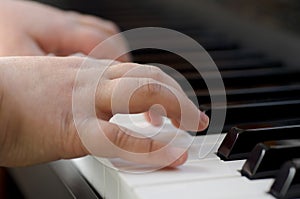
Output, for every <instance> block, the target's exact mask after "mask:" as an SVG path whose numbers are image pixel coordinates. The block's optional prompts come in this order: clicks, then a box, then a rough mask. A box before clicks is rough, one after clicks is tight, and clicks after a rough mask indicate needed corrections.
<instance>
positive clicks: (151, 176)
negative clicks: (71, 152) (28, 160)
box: [10, 0, 300, 199]
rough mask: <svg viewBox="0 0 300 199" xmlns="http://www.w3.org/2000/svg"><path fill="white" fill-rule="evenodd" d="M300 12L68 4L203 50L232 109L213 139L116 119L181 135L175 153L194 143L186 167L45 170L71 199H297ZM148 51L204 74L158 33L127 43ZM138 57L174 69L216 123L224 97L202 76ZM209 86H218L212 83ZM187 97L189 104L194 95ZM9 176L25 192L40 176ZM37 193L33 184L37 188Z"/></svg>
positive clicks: (167, 3) (203, 5)
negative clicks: (162, 45)
mask: <svg viewBox="0 0 300 199" xmlns="http://www.w3.org/2000/svg"><path fill="white" fill-rule="evenodd" d="M52 3H53V2H52ZM54 3H55V1H54ZM60 3H61V2H60ZM299 6H300V4H299V2H297V1H296V0H294V1H280V0H276V1H268V0H264V1H250V0H248V1H237V0H212V1H208V0H206V1H205V0H186V1H179V0H164V1H159V0H152V1H138V0H132V1H109V0H102V1H101V2H100V1H91V2H90V3H89V2H85V3H82V2H81V1H66V3H65V4H63V5H62V7H63V8H68V9H69V8H72V9H77V10H79V11H82V12H89V13H90V14H95V15H98V16H101V17H104V18H107V19H110V20H113V21H115V22H116V23H117V24H118V25H119V26H120V28H121V30H124V31H125V30H130V29H133V28H139V27H163V28H170V29H172V30H176V31H179V32H181V33H184V34H186V35H188V36H190V37H191V38H193V39H194V40H196V41H197V42H199V43H200V44H201V45H202V46H203V47H204V49H205V50H207V52H208V54H209V55H210V56H211V58H212V59H213V60H214V62H215V64H216V66H217V67H218V69H219V71H220V74H221V76H222V78H223V82H224V85H225V91H226V99H227V106H226V107H225V106H224V104H222V101H219V102H218V103H219V104H220V105H219V106H218V105H217V106H216V107H214V108H216V109H217V110H219V111H224V110H226V112H227V115H226V118H225V121H224V126H223V125H222V128H220V129H218V130H216V129H214V125H217V123H216V122H213V121H212V122H211V124H210V128H211V129H212V130H211V131H210V132H208V131H207V132H198V133H192V132H184V131H178V130H177V129H175V127H173V126H172V125H171V123H170V122H169V121H168V120H167V119H166V120H165V123H164V125H163V127H162V128H158V127H153V126H151V125H149V124H148V123H147V122H146V121H145V120H144V118H143V116H142V115H141V114H137V115H116V116H115V117H113V118H112V120H111V122H115V123H117V124H120V125H123V126H125V127H127V128H130V129H132V130H135V131H137V132H142V133H144V134H145V135H148V134H149V135H150V134H151V132H157V131H159V132H160V135H159V136H158V137H157V139H161V140H163V141H169V140H171V139H172V138H173V132H177V136H178V138H179V139H177V140H176V143H175V145H178V146H180V145H184V144H185V143H186V142H190V143H191V145H190V147H189V159H188V161H187V163H186V164H184V165H182V166H181V167H178V168H174V169H170V168H166V169H160V170H156V168H152V167H151V166H149V165H136V164H133V163H130V162H126V161H124V160H120V159H103V158H98V157H93V156H88V157H84V158H79V159H74V160H61V161H58V162H55V163H50V164H49V165H50V166H49V165H47V167H51V168H52V172H53V171H55V172H56V174H55V175H56V176H57V175H58V176H59V175H61V176H62V177H61V179H63V180H61V181H60V182H62V184H64V185H65V186H66V187H67V188H66V189H67V190H69V192H70V190H71V192H72V194H71V195H72V196H71V197H70V198H81V197H82V198H107V199H148V198H149V199H150V198H156V199H160V198H164V199H165V198H172V199H176V198H178V199H179V198H189V199H196V198H216V199H217V198H228V199H229V198H230V199H238V198H249V199H253V198H260V199H271V198H297V197H300V193H299V192H300V184H299V181H300V180H299V178H300V177H299V172H300V170H299V166H300V161H299V159H298V158H300V150H299V148H300V144H299V142H300V141H299V140H300V133H299V132H300V131H299V128H300V112H299V110H300V109H299V108H300V78H299V76H300V70H299V68H298V67H299V66H300V56H299V55H298V53H299V52H300V39H299V38H300V37H299V33H300V30H298V29H297V22H298V24H299V20H298V21H297V19H298V18H299V15H298V14H297V9H298V11H299V8H300V7H299ZM237 13H238V15H237ZM237 16H238V17H237ZM297 17H298V18H297ZM258 21H259V22H258ZM270 26H271V27H270ZM143 42H144V43H150V44H151V43H159V42H169V43H170V45H171V46H172V47H173V48H176V49H177V50H178V52H181V53H183V54H184V55H187V56H189V57H192V58H193V59H195V60H196V62H197V65H198V64H199V65H198V66H199V67H201V66H202V65H204V63H203V62H201V59H198V60H197V58H199V57H197V56H199V54H198V53H197V52H196V51H195V49H193V48H190V47H189V46H186V45H185V43H184V42H182V41H181V40H180V38H176V37H163V36H161V35H160V34H152V35H150V36H149V35H144V36H143V35H140V37H138V38H128V43H129V45H133V46H134V45H135V44H137V43H141V44H143ZM132 57H133V61H135V62H138V63H157V64H158V66H161V64H163V65H167V66H170V67H171V68H173V69H174V70H169V69H168V68H166V67H162V69H163V70H165V71H166V72H167V73H168V74H170V75H171V76H173V77H174V78H175V79H177V80H178V81H179V83H182V86H183V87H184V88H185V85H184V82H180V80H181V79H180V77H178V75H177V73H176V71H177V72H179V73H180V74H181V75H182V76H183V77H185V78H186V79H187V80H188V82H189V83H190V84H191V87H192V88H193V90H194V93H195V94H196V99H197V100H198V103H199V105H200V108H202V109H203V110H205V111H206V113H207V114H209V115H210V114H212V112H213V111H214V110H212V106H211V105H212V101H211V97H212V96H213V97H215V99H223V98H222V92H220V90H219V89H218V88H210V89H211V90H209V91H208V88H207V86H206V84H205V81H204V80H203V77H202V76H201V75H200V74H198V73H197V71H196V70H195V68H194V67H193V66H192V65H191V64H190V63H189V62H187V60H185V59H184V58H182V57H180V56H178V55H176V54H174V53H172V52H169V51H168V50H164V49H149V48H146V49H139V50H134V51H133V52H132ZM198 66H197V67H198ZM207 72H208V73H209V72H211V71H207ZM182 76H181V77H182ZM208 78H211V79H212V80H213V78H214V75H211V76H208ZM185 92H186V93H187V95H188V96H191V95H192V93H193V91H191V90H188V89H185ZM298 131H299V132H298ZM66 165H67V166H66ZM38 171H40V170H38ZM10 172H11V174H12V176H13V177H14V178H15V179H16V181H17V183H18V184H19V185H21V187H23V188H24V189H25V188H26V187H27V186H26V185H24V184H26V182H24V180H23V181H22V180H20V176H23V177H24V176H27V177H29V176H33V175H34V173H35V172H36V170H32V169H29V170H28V169H27V170H25V171H24V170H22V169H11V170H10ZM37 173H39V172H37ZM78 173H79V175H78ZM43 175H44V174H42V173H39V176H40V177H41V176H43ZM65 175H68V177H64V176H65ZM75 176H78V178H80V180H79V183H81V184H82V186H78V185H74V184H75V182H77V181H78V179H75ZM53 181H54V180H53ZM38 184H39V183H34V185H35V187H37V186H38ZM54 184H55V183H54ZM49 186H52V185H49ZM80 191H81V192H80ZM50 192H51V191H50ZM82 193H86V194H87V195H82ZM28 195H30V194H29V193H28ZM31 195H32V194H31ZM36 196H37V195H36Z"/></svg>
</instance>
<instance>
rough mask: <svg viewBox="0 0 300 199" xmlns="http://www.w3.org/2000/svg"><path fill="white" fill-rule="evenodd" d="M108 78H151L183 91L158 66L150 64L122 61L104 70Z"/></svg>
mask: <svg viewBox="0 0 300 199" xmlns="http://www.w3.org/2000/svg"><path fill="white" fill-rule="evenodd" d="M106 73H107V74H108V76H109V77H110V79H117V78H122V77H141V78H152V79H154V80H157V81H159V82H162V83H164V84H166V85H169V86H172V87H174V88H175V89H177V90H178V91H180V92H182V93H184V91H183V90H182V88H181V86H180V85H179V84H178V83H177V82H176V81H175V80H174V79H173V78H172V77H170V76H169V75H167V74H166V73H164V72H163V71H162V70H161V69H160V68H158V67H156V66H151V65H141V64H135V63H123V64H120V65H114V66H112V67H109V68H108V69H107V71H106Z"/></svg>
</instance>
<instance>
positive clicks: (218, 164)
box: [120, 160, 244, 188]
mask: <svg viewBox="0 0 300 199" xmlns="http://www.w3.org/2000/svg"><path fill="white" fill-rule="evenodd" d="M243 163H244V161H243V160H241V161H235V162H223V161H219V160H199V161H192V162H188V163H186V164H184V165H183V166H180V167H178V168H174V169H162V170H158V171H155V172H150V173H140V174H132V173H123V172H120V177H121V178H122V180H123V181H124V182H125V183H126V184H127V185H128V186H129V187H132V188H134V187H138V186H148V185H155V184H168V183H174V182H182V183H184V182H186V181H190V180H205V179H213V178H221V177H232V176H241V174H240V173H239V172H238V170H239V169H241V168H242V165H243ZM141 171H143V170H141ZM135 172H136V170H135Z"/></svg>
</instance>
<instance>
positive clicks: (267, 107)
mask: <svg viewBox="0 0 300 199" xmlns="http://www.w3.org/2000/svg"><path fill="white" fill-rule="evenodd" d="M200 109H202V110H204V111H205V112H206V114H207V115H208V116H211V111H212V110H211V107H210V105H201V106H200ZM299 110H300V100H287V101H274V102H261V103H250V104H236V105H235V104H232V105H230V104H229V105H228V106H227V107H225V106H222V107H218V106H217V107H214V111H216V113H218V112H223V111H226V118H225V125H224V128H223V132H224V131H228V130H229V129H230V128H231V127H233V126H237V125H242V124H252V123H262V122H272V121H274V122H275V121H284V120H288V119H295V118H300V112H299ZM212 128H213V126H212ZM216 133H218V132H216Z"/></svg>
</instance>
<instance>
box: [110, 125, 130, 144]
mask: <svg viewBox="0 0 300 199" xmlns="http://www.w3.org/2000/svg"><path fill="white" fill-rule="evenodd" d="M128 139H129V135H128V134H127V133H125V132H124V131H123V130H122V129H121V128H119V127H114V128H113V140H112V142H113V144H115V145H116V146H118V147H120V148H122V149H124V148H126V146H127V142H128Z"/></svg>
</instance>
